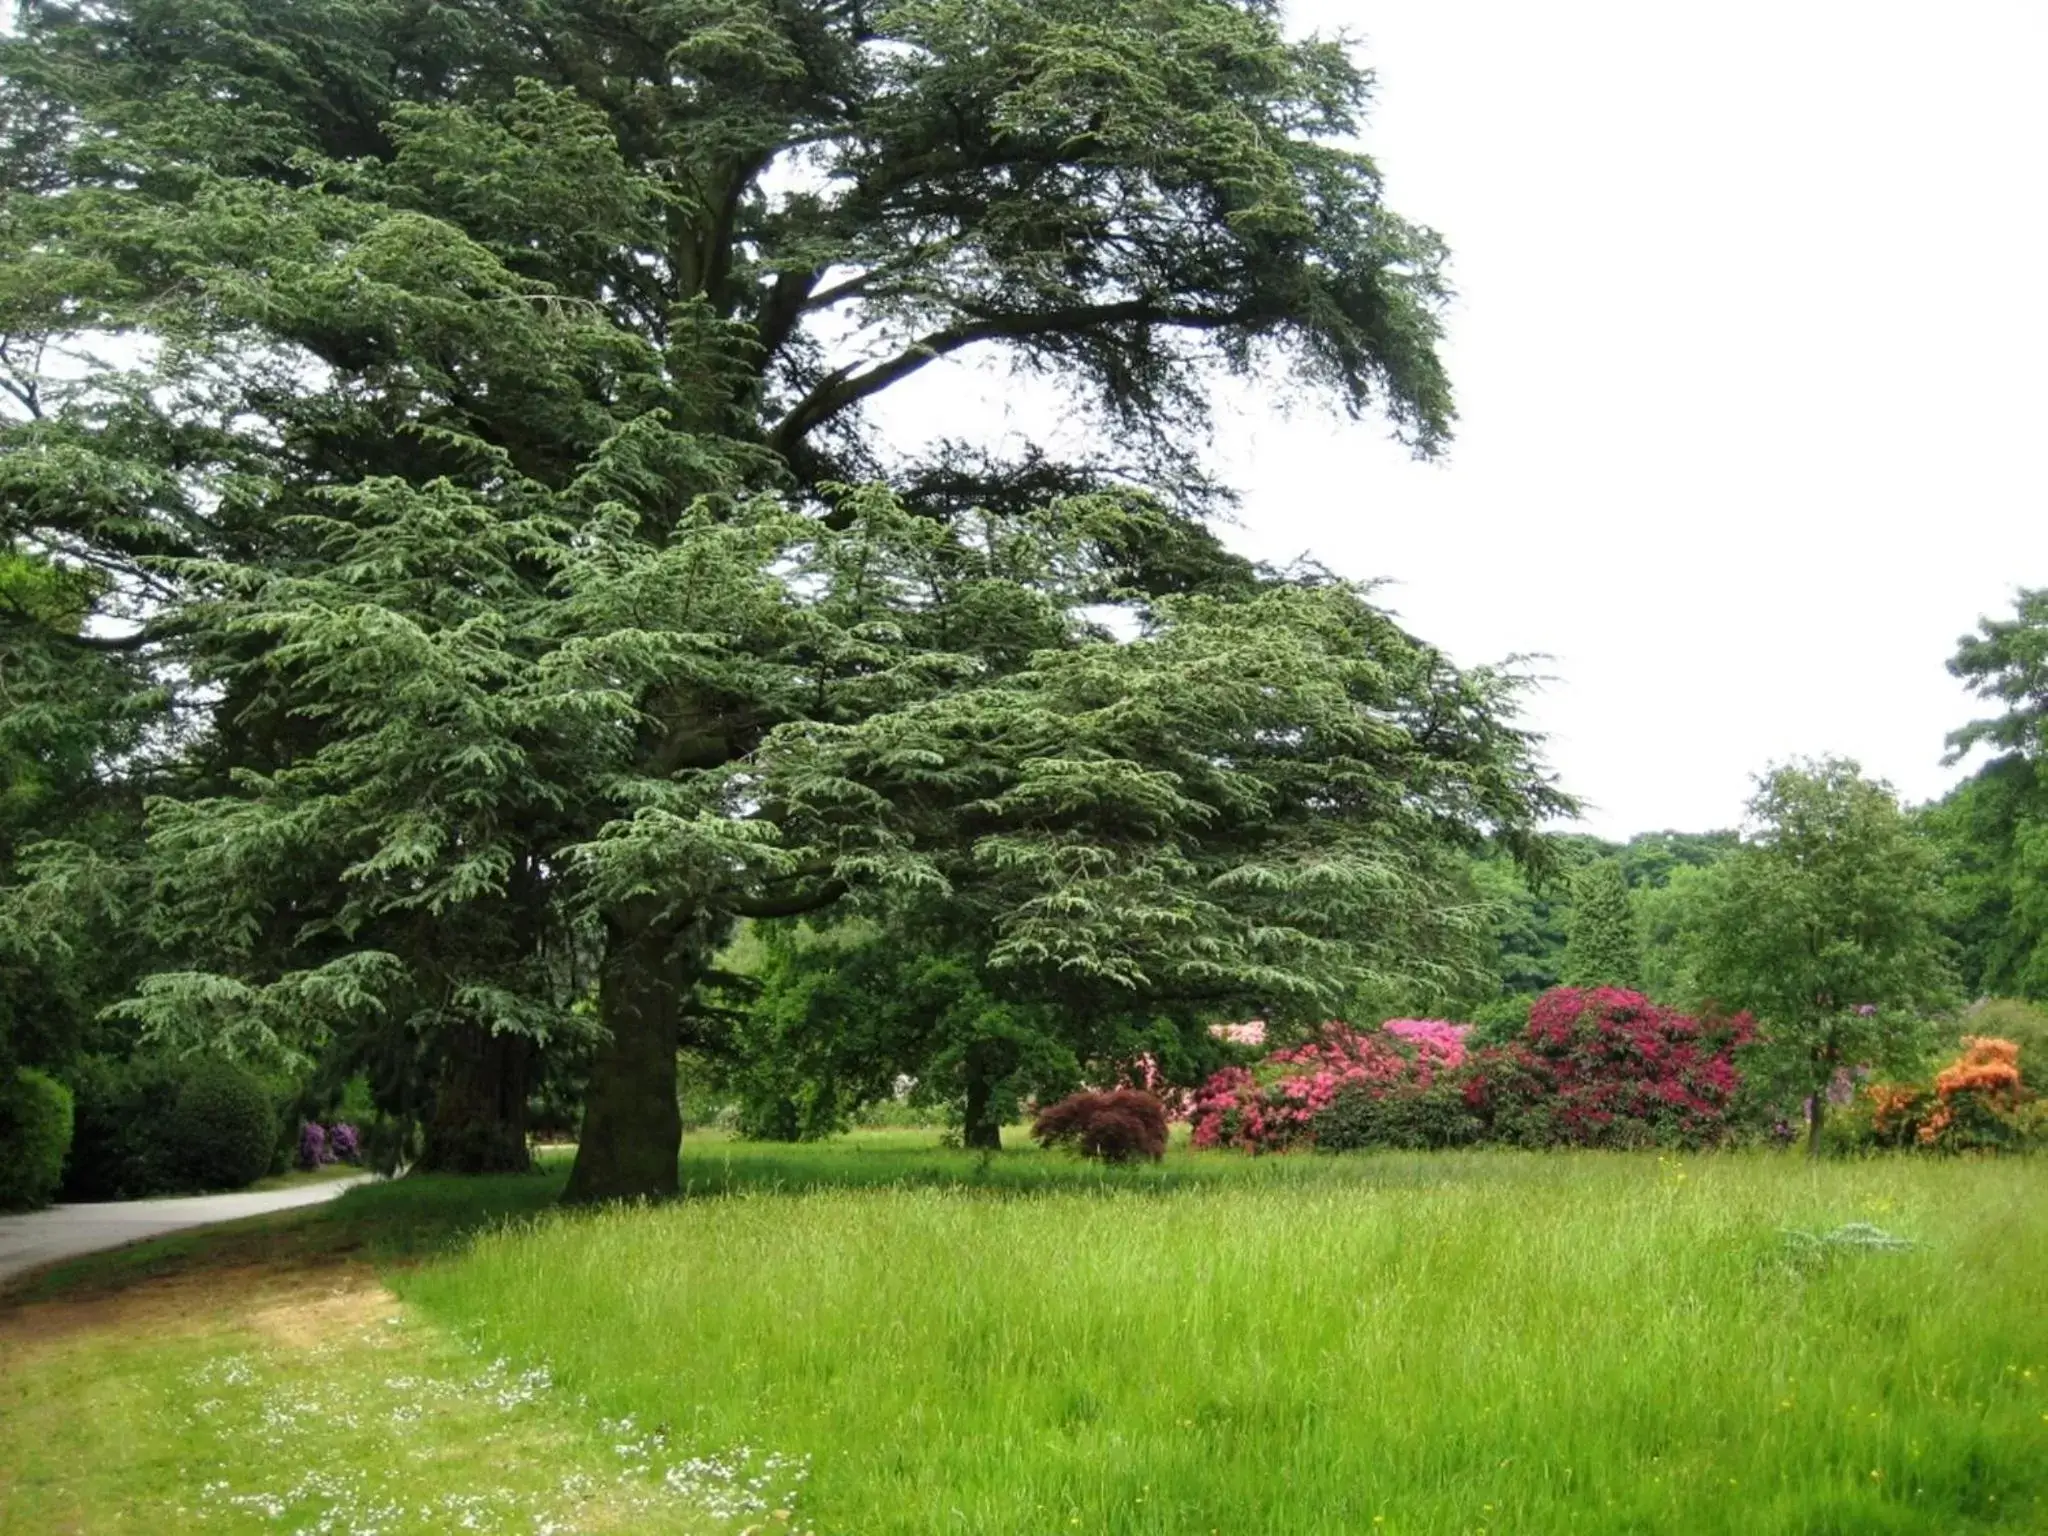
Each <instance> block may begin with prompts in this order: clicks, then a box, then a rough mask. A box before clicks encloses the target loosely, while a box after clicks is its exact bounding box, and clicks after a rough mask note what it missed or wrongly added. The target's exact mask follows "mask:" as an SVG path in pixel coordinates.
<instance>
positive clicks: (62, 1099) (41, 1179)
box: [0, 1068, 71, 1211]
mask: <svg viewBox="0 0 2048 1536" xmlns="http://www.w3.org/2000/svg"><path fill="white" fill-rule="evenodd" d="M70 1147H71V1090H70V1089H69V1088H66V1087H65V1086H64V1085H63V1084H62V1083H60V1082H56V1081H55V1080H53V1079H51V1078H47V1077H45V1076H43V1074H42V1073H40V1072H31V1071H29V1070H27V1069H26V1068H23V1069H22V1070H20V1071H17V1072H16V1073H15V1074H14V1080H13V1081H12V1082H11V1083H8V1084H6V1085H5V1086H0V1211H19V1210H33V1209H34V1208H35V1207H37V1206H39V1205H48V1204H49V1203H50V1196H52V1195H54V1194H55V1193H56V1192H57V1188H58V1185H59V1184H61V1183H62V1182H63V1178H64V1154H65V1153H66V1152H67V1151H68V1150H70Z"/></svg>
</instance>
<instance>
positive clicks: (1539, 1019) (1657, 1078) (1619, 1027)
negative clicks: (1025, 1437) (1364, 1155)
mask: <svg viewBox="0 0 2048 1536" xmlns="http://www.w3.org/2000/svg"><path fill="white" fill-rule="evenodd" d="M1754 1033H1755V1027H1754V1025H1753V1023H1752V1021H1751V1020H1750V1017H1749V1015H1747V1014H1738V1015H1736V1016H1735V1017H1734V1018H1732V1019H1726V1020H1718V1021H1704V1022H1703V1021H1702V1020H1699V1019H1696V1018H1693V1017H1691V1016H1689V1015H1687V1014H1682V1013H1680V1012H1678V1011H1677V1010H1676V1009H1675V1008H1666V1007H1663V1006H1661V1005H1660V1004H1657V1003H1653V1002H1651V1001H1650V999H1648V998H1647V997H1645V996H1643V995H1642V994H1641V993H1640V992H1629V991H1624V990H1623V989H1622V988H1619V987H1591V988H1580V987H1553V988H1552V989H1551V990H1550V991H1548V992H1546V993H1544V994H1543V995H1542V996H1541V997H1539V998H1537V999H1536V1002H1535V1004H1534V1006H1532V1007H1531V1008H1530V1010H1529V1025H1528V1028H1527V1029H1526V1030H1524V1031H1523V1033H1522V1037H1521V1038H1520V1039H1519V1040H1516V1041H1515V1042H1514V1043H1512V1044H1511V1045H1508V1046H1505V1047H1495V1048H1492V1049H1489V1050H1485V1051H1481V1052H1478V1053H1476V1054H1475V1056H1474V1058H1473V1060H1472V1062H1471V1064H1470V1067H1469V1070H1468V1073H1467V1076H1466V1079H1465V1083H1464V1093H1465V1100H1466V1103H1467V1104H1468V1105H1470V1106H1471V1107H1472V1108H1473V1109H1474V1110H1475V1111H1477V1112H1478V1113H1479V1114H1480V1115H1481V1116H1482V1118H1483V1119H1484V1120H1485V1121H1486V1122H1487V1125H1488V1129H1489V1132H1490V1133H1491V1134H1492V1135H1493V1136H1494V1137H1495V1138H1496V1139H1499V1140H1506V1141H1515V1142H1519V1143H1522V1144H1524V1145H1532V1146H1546V1145H1557V1144H1563V1145H1569V1146H1581V1147H1627V1146H1646V1145H1657V1146H1705V1145H1707V1144H1709V1143H1711V1142H1714V1141H1718V1140H1719V1139H1720V1138H1721V1136H1722V1134H1723V1133H1724V1132H1725V1131H1726V1129H1727V1123H1728V1113H1729V1110H1730V1108H1731V1107H1732V1106H1733V1104H1734V1100H1735V1092H1736V1089H1737V1088H1738V1087H1739V1086H1740V1084H1741V1075H1740V1074H1739V1073H1738V1072H1737V1071H1736V1067H1735V1059H1734V1055H1735V1052H1736V1050H1737V1049H1739V1048H1740V1047H1741V1046H1743V1045H1745V1044H1746V1043H1748V1041H1749V1039H1750V1038H1751V1036H1752V1035H1753V1034H1754Z"/></svg>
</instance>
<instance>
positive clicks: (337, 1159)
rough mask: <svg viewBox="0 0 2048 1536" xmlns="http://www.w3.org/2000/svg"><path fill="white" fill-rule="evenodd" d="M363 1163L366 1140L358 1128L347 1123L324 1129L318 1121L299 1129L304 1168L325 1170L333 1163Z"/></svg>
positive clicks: (300, 1150)
mask: <svg viewBox="0 0 2048 1536" xmlns="http://www.w3.org/2000/svg"><path fill="white" fill-rule="evenodd" d="M362 1160H363V1138H362V1134H361V1133H360V1132H359V1131H357V1130H356V1128H355V1127H354V1126H352V1125H350V1124H349V1123H348V1122H347V1121H345V1120H337V1121H336V1122H335V1123H334V1124H333V1125H328V1126H323V1125H321V1124H320V1123H319V1122H318V1121H314V1120H308V1121H307V1122H306V1123H305V1124H304V1125H302V1126H300V1127H299V1166H300V1167H301V1168H325V1167H328V1166H329V1165H330V1164H333V1163H360V1162H361V1161H362Z"/></svg>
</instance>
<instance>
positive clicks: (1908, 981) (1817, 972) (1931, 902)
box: [1698, 758, 1954, 1154]
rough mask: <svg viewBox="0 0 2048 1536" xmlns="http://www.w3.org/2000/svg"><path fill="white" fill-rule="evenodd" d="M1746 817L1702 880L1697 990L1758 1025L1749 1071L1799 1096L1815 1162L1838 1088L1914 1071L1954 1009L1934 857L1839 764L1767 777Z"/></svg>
mask: <svg viewBox="0 0 2048 1536" xmlns="http://www.w3.org/2000/svg"><path fill="white" fill-rule="evenodd" d="M1749 814H1750V818H1751V821H1752V824H1753V828H1754V830H1753V831H1752V832H1751V833H1750V835H1749V836H1748V838H1747V839H1746V840H1745V841H1744V843H1743V844H1742V846H1741V847H1740V848H1738V849H1737V850H1736V851H1735V852H1734V853H1732V854H1730V855H1729V856H1728V857H1727V858H1726V859H1725V860H1723V861H1722V862H1721V863H1720V864H1719V865H1717V866H1716V867H1715V868H1714V870H1713V872H1712V875H1713V880H1714V884H1713V887H1712V895H1711V898H1710V902H1709V907H1708V911H1707V913H1706V917H1705V922H1704V931H1703V933H1702V935H1701V947H1700V954H1699V962H1698V963H1699V972H1698V975H1699V983H1700V985H1701V987H1702V988H1703V990H1704V991H1705V993H1706V995H1707V996H1708V997H1709V998H1711V999H1712V1000H1713V1001H1714V1002H1715V1003H1716V1004H1718V1005H1719V1006H1721V1007H1723V1008H1728V1009H1747V1010H1748V1011H1749V1012H1751V1013H1753V1014H1754V1015H1755V1016H1756V1018H1757V1020H1758V1022H1759V1024H1760V1025H1761V1027H1762V1035H1761V1038H1760V1042H1759V1044H1758V1045H1757V1046H1756V1047H1755V1048H1754V1051H1753V1053H1752V1056H1751V1059H1750V1063H1749V1069H1750V1070H1751V1071H1752V1072H1754V1073H1755V1074H1756V1075H1757V1076H1758V1077H1759V1078H1760V1079H1761V1080H1762V1081H1763V1082H1764V1083H1765V1084H1766V1085H1768V1086H1769V1087H1771V1088H1775V1089H1777V1090H1779V1091H1781V1092H1786V1093H1790V1094H1797V1095H1801V1096H1804V1098H1805V1099H1806V1102H1807V1129H1808V1137H1807V1147H1808V1150H1809V1151H1811V1152H1814V1153H1816V1154H1817V1153H1818V1151H1819V1147H1820V1129H1821V1123H1822V1118H1823V1116H1824V1115H1825V1113H1826V1102H1827V1099H1826V1090H1827V1087H1828V1084H1829V1082H1830V1081H1831V1080H1832V1079H1833V1077H1834V1075H1835V1074H1836V1073H1837V1072H1838V1071H1840V1070H1842V1069H1844V1068H1851V1067H1856V1066H1861V1065H1870V1066H1874V1067H1879V1068H1884V1069H1888V1070H1897V1071H1911V1070H1914V1069H1915V1068H1917V1067H1918V1065H1919V1058H1920V1055H1921V1054H1922V1051H1923V1049H1924V1044H1925V1031H1924V1029H1923V1027H1922V1025H1921V1022H1920V1021H1921V1020H1922V1018H1923V1017H1924V1015H1925V1013H1926V1011H1927V1010H1930V1009H1934V1008H1938V1007H1941V1006H1943V1005H1945V1004H1947V1003H1949V1002H1951V1001H1952V1000H1953V997H1952V994H1953V985H1954V977H1953V973H1952V972H1951V970H1950V964H1949V955H1948V945H1947V942H1946V940H1945V939H1944V938H1943V936H1942V933H1941V927H1940V922H1941V892H1940V888H1939V885H1938V882H1937V878H1936V866H1935V855H1934V850H1933V849H1932V848H1931V847H1930V846H1929V845H1928V843H1927V841H1926V840H1925V839H1924V838H1922V837H1920V836H1918V835H1917V834H1916V832H1915V830H1914V828H1913V825H1912V823H1911V822H1910V821H1909V819H1908V818H1907V817H1906V815H1905V814H1904V813H1903V812H1902V811H1901V810H1900V809H1899V804H1898V801H1897V799H1896V797H1895V796H1894V795H1893V794H1892V791H1891V789H1890V788H1889V786H1887V785H1884V784H1882V783H1877V782H1874V781H1872V780H1869V779H1866V778H1864V777H1862V775H1861V773H1860V772H1859V770H1858V768H1857V766H1856V764H1854V763H1852V762H1848V761H1846V760H1843V759H1839V758H1829V759H1825V760H1823V761H1820V762H1814V763H1801V764H1791V765H1787V766H1783V767H1779V768H1775V769H1773V770H1772V771H1771V772H1770V773H1769V774H1767V775H1766V776H1765V777H1764V778H1763V780H1762V781H1761V783H1760V785H1759V787H1758V789H1757V793H1756V795H1755V796H1754V798H1753V799H1752V800H1751V801H1750V804H1749Z"/></svg>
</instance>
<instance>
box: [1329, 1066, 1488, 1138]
mask: <svg viewBox="0 0 2048 1536" xmlns="http://www.w3.org/2000/svg"><path fill="white" fill-rule="evenodd" d="M1314 1129H1315V1138H1316V1146H1317V1148H1318V1149H1319V1150H1321V1151H1324V1152H1362V1151H1365V1150H1367V1149H1368V1148H1372V1147H1405V1148H1424V1147H1462V1146H1466V1145H1469V1144H1470V1143H1472V1142H1474V1141H1477V1140H1478V1139H1479V1133H1480V1129H1481V1127H1480V1123H1479V1117H1478V1116H1477V1115H1476V1114H1474V1113H1473V1112H1472V1110H1471V1109H1470V1108H1469V1107H1468V1106H1467V1105H1466V1103H1465V1097H1464V1093H1463V1090H1462V1088H1461V1086H1460V1083H1459V1081H1458V1079H1457V1076H1456V1074H1447V1075H1445V1076H1442V1077H1439V1078H1438V1079H1437V1080H1436V1081H1435V1082H1434V1083H1432V1084H1431V1085H1430V1086H1429V1087H1427V1088H1423V1087H1418V1086H1416V1085H1415V1084H1413V1083H1406V1084H1402V1085H1399V1086H1397V1087H1393V1088H1383V1087H1381V1085H1378V1084H1364V1083H1359V1084H1354V1085H1352V1086H1351V1087H1348V1088H1344V1089H1342V1090H1340V1091H1339V1092H1338V1094H1337V1096H1336V1097H1335V1098H1334V1099H1332V1100H1330V1102H1329V1103H1328V1104H1327V1105H1325V1106H1324V1107H1323V1110H1322V1112H1321V1113H1320V1114H1318V1115H1317V1116H1316V1118H1315V1124H1314Z"/></svg>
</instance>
